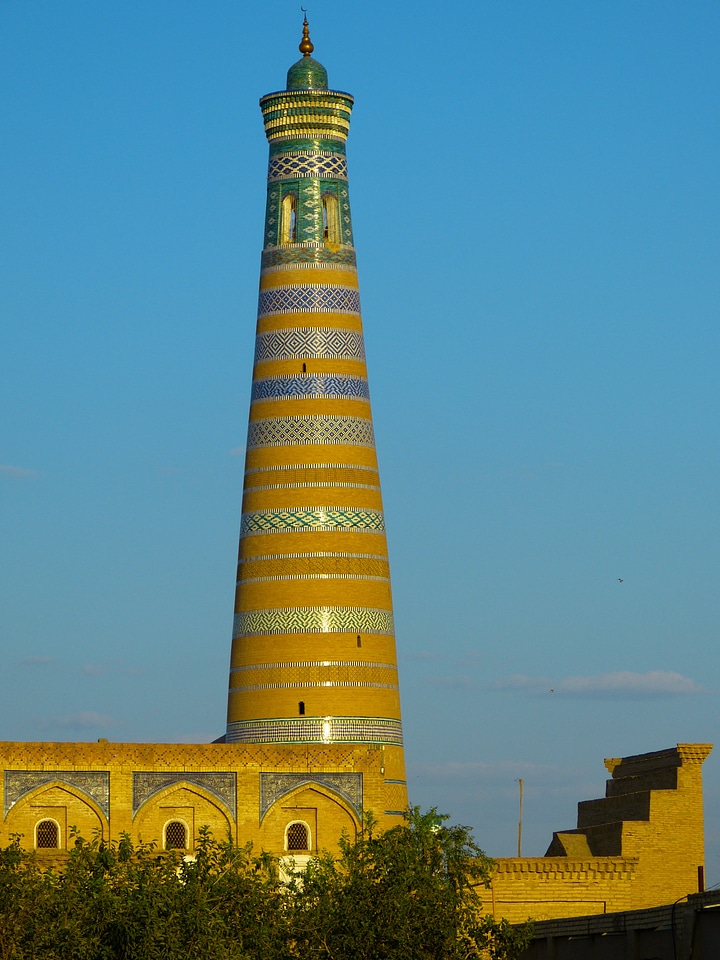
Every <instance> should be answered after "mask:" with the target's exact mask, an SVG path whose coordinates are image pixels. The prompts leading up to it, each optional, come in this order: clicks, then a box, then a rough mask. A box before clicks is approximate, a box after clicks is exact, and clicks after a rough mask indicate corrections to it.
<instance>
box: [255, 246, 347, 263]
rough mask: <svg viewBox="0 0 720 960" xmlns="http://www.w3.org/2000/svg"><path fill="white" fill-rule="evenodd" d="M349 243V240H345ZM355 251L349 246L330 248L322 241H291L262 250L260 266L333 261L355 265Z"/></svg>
mask: <svg viewBox="0 0 720 960" xmlns="http://www.w3.org/2000/svg"><path fill="white" fill-rule="evenodd" d="M347 242H348V243H349V240H348V241H347ZM355 262H356V260H355V251H354V250H353V249H352V247H350V246H346V247H344V248H341V249H340V250H334V251H333V250H330V248H329V247H327V246H326V245H325V244H324V243H293V244H288V245H287V246H283V247H273V248H271V249H269V250H263V253H262V267H263V269H265V268H267V267H277V266H281V265H286V264H308V263H322V264H326V263H333V264H337V265H344V264H347V265H348V266H352V267H354V266H355Z"/></svg>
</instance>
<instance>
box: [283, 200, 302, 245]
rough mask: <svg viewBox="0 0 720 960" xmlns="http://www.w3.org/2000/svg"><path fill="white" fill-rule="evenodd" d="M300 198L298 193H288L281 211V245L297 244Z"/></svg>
mask: <svg viewBox="0 0 720 960" xmlns="http://www.w3.org/2000/svg"><path fill="white" fill-rule="evenodd" d="M297 220H298V198H297V194H296V193H286V194H285V196H284V197H283V199H282V206H281V210H280V243H296V242H297V228H298V223H297Z"/></svg>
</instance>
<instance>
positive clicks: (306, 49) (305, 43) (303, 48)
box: [300, 7, 315, 57]
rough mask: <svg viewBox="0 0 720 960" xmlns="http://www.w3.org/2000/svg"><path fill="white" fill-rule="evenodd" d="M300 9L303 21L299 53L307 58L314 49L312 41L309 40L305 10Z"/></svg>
mask: <svg viewBox="0 0 720 960" xmlns="http://www.w3.org/2000/svg"><path fill="white" fill-rule="evenodd" d="M300 9H301V10H302V12H303V13H304V14H305V19H304V20H303V38H302V40H301V41H300V53H301V54H302V55H303V56H304V57H309V56H310V54H311V53H312V52H313V50H314V49H315V47H314V46H313V45H312V40H311V39H310V27H309V26H308V22H307V10H306V9H305V7H300Z"/></svg>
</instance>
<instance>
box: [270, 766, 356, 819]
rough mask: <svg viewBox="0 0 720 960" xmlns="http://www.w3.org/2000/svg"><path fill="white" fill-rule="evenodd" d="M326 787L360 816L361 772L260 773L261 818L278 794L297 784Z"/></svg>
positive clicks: (294, 787) (290, 790)
mask: <svg viewBox="0 0 720 960" xmlns="http://www.w3.org/2000/svg"><path fill="white" fill-rule="evenodd" d="M313 784H317V785H318V786H319V787H326V788H328V789H329V790H331V791H332V792H333V793H335V794H337V795H338V796H340V797H342V799H343V800H346V801H347V802H348V803H349V804H350V806H351V807H352V809H353V811H354V812H355V815H356V816H357V818H358V820H361V819H362V805H363V775H362V774H361V773H261V774H260V819H261V820H262V818H263V817H264V816H265V814H266V813H267V812H268V810H269V809H270V807H271V806H272V805H273V804H274V803H277V801H278V800H280V798H281V797H285V796H287V794H288V793H291V792H292V791H293V790H297V789H298V787H304V786H312V785H313Z"/></svg>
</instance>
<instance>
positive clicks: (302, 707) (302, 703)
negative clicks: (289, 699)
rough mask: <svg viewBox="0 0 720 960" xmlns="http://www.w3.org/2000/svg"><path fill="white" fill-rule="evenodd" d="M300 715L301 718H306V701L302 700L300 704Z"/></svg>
mask: <svg viewBox="0 0 720 960" xmlns="http://www.w3.org/2000/svg"><path fill="white" fill-rule="evenodd" d="M298 715H299V716H301V717H304V716H305V701H304V700H301V701H300V703H298Z"/></svg>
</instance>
